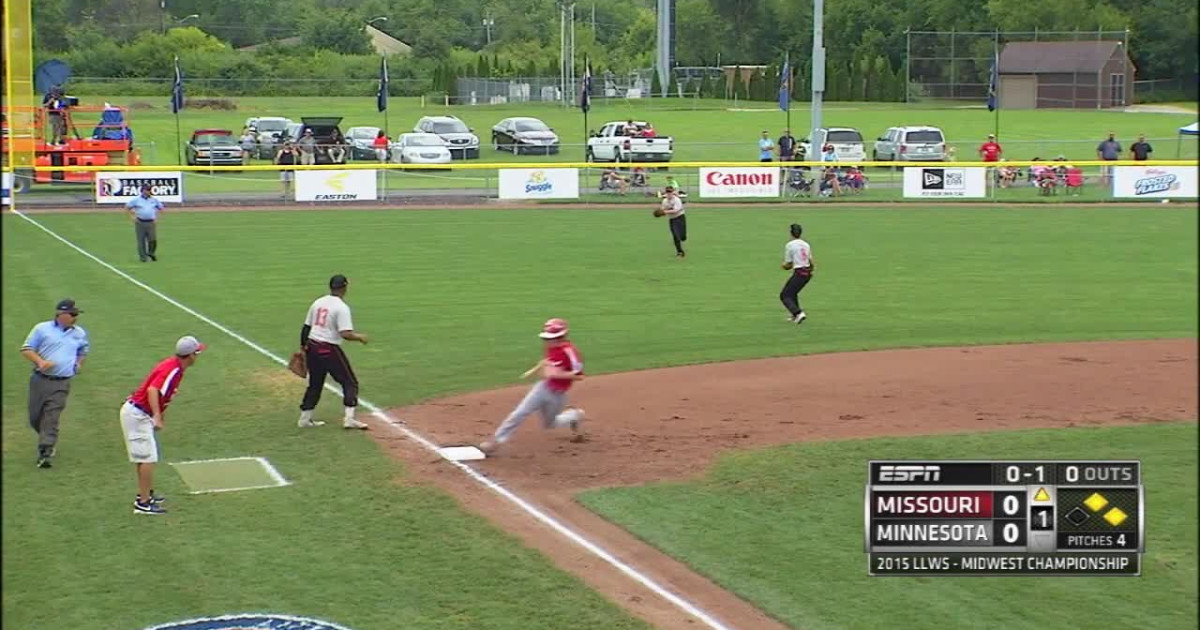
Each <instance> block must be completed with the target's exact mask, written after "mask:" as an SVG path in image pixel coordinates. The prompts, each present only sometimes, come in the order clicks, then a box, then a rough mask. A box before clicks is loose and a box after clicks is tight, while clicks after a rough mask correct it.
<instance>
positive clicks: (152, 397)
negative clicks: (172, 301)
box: [121, 335, 205, 515]
mask: <svg viewBox="0 0 1200 630" xmlns="http://www.w3.org/2000/svg"><path fill="white" fill-rule="evenodd" d="M204 348H205V345H204V344H202V343H200V342H199V341H198V340H197V339H196V338H195V337H192V336H190V335H189V336H186V337H180V338H179V341H176V342H175V354H174V355H172V356H170V357H168V358H166V359H163V360H162V361H160V362H159V363H158V365H156V366H154V369H153V370H150V374H148V375H146V378H145V379H143V380H142V384H141V385H139V386H138V388H137V389H136V390H134V392H133V393H132V394H130V395H129V398H128V399H127V400H126V401H125V404H123V405H121V432H122V433H124V434H125V450H126V451H127V452H128V453H129V461H131V462H133V465H134V468H135V469H136V470H137V478H138V494H137V498H136V499H134V502H133V511H134V513H135V514H152V515H153V514H166V512H167V511H166V510H164V509H163V508H162V502H163V501H165V499H164V498H163V497H160V496H158V495H156V494H154V464H155V463H156V462H158V441H157V440H155V438H154V432H155V431H159V430H162V428H163V414H165V413H166V412H167V405H169V404H171V399H172V398H173V397H174V396H175V394H176V393H177V392H178V391H179V384H180V383H182V382H183V374H184V372H186V371H187V369H188V368H189V367H192V366H193V365H195V363H196V356H197V355H199V354H200V353H201V352H203V351H204Z"/></svg>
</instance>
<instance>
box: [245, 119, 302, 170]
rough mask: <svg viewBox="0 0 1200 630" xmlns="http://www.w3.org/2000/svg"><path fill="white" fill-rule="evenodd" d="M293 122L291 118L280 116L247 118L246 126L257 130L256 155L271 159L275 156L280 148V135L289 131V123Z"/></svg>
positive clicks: (260, 157)
mask: <svg viewBox="0 0 1200 630" xmlns="http://www.w3.org/2000/svg"><path fill="white" fill-rule="evenodd" d="M290 124H292V120H291V119H290V118H282V117H280V116H258V117H255V118H247V119H246V126H247V127H253V128H254V130H255V131H256V132H257V135H256V139H257V144H256V145H255V149H254V157H256V158H259V159H263V160H270V159H273V158H274V157H275V151H276V150H277V149H278V148H279V147H278V145H279V144H280V142H281V141H280V137H281V136H283V135H284V134H285V133H286V132H287V128H288V125H290Z"/></svg>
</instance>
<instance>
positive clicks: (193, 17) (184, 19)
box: [175, 13, 200, 26]
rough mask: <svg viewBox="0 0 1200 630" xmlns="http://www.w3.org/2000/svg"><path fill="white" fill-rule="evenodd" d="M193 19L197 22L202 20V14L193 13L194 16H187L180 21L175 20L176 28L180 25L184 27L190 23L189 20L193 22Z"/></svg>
mask: <svg viewBox="0 0 1200 630" xmlns="http://www.w3.org/2000/svg"><path fill="white" fill-rule="evenodd" d="M191 19H196V20H198V19H200V14H199V13H193V14H191V15H189V16H187V17H185V18H180V19H178V20H175V26H180V25H182V24H183V23H184V22H186V21H188V20H191Z"/></svg>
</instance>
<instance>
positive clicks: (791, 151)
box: [777, 129, 796, 162]
mask: <svg viewBox="0 0 1200 630" xmlns="http://www.w3.org/2000/svg"><path fill="white" fill-rule="evenodd" d="M777 144H778V145H779V161H780V162H791V161H792V160H794V159H796V139H795V138H793V137H792V130H791V129H784V130H783V135H782V136H779V141H778V143H777Z"/></svg>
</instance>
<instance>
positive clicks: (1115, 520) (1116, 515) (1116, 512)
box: [1104, 508, 1129, 527]
mask: <svg viewBox="0 0 1200 630" xmlns="http://www.w3.org/2000/svg"><path fill="white" fill-rule="evenodd" d="M1127 518H1129V515H1128V514H1126V513H1125V512H1122V511H1121V508H1113V509H1111V510H1109V511H1108V513H1107V514H1105V515H1104V520H1106V521H1108V524H1109V525H1112V526H1113V527H1116V526H1117V525H1120V524H1121V523H1124V522H1125V519H1127Z"/></svg>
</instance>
